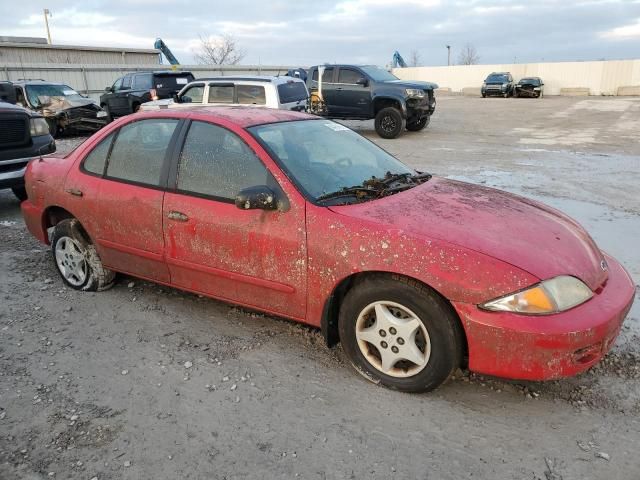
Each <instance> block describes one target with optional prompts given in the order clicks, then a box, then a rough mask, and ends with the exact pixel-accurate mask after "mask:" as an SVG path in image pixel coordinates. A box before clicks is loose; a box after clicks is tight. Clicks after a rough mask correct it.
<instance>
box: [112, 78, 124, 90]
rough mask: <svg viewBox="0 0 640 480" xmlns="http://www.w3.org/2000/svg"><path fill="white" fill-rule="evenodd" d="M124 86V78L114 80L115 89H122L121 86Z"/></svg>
mask: <svg viewBox="0 0 640 480" xmlns="http://www.w3.org/2000/svg"><path fill="white" fill-rule="evenodd" d="M121 87H122V78H119V79H117V80H116V81H115V82H113V87H111V88H113V90H120V88H121Z"/></svg>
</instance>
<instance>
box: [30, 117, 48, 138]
mask: <svg viewBox="0 0 640 480" xmlns="http://www.w3.org/2000/svg"><path fill="white" fill-rule="evenodd" d="M30 132H31V136H32V137H39V136H40V135H49V124H48V123H47V121H46V120H45V119H44V118H32V119H31V128H30Z"/></svg>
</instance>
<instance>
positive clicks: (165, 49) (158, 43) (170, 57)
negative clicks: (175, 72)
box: [153, 38, 180, 65]
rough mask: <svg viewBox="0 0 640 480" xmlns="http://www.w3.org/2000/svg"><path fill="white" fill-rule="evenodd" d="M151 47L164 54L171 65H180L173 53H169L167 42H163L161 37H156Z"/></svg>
mask: <svg viewBox="0 0 640 480" xmlns="http://www.w3.org/2000/svg"><path fill="white" fill-rule="evenodd" d="M153 48H155V49H156V50H160V51H161V52H162V53H163V54H164V56H165V57H167V60H169V63H170V64H171V65H180V62H179V61H178V59H177V58H176V57H175V56H174V55H173V53H171V50H169V47H167V44H166V43H164V42H163V41H162V39H161V38H156V42H155V43H154V44H153Z"/></svg>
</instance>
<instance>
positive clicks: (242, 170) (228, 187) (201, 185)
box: [178, 122, 269, 200]
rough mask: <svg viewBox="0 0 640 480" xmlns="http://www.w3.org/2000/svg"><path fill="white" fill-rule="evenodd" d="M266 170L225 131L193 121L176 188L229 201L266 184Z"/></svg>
mask: <svg viewBox="0 0 640 480" xmlns="http://www.w3.org/2000/svg"><path fill="white" fill-rule="evenodd" d="M268 177H269V172H268V171H267V169H266V167H265V166H264V165H263V164H262V162H261V161H260V160H259V159H258V157H257V156H256V155H255V153H253V150H251V149H250V148H249V146H248V145H247V144H246V143H244V142H243V141H242V139H240V137H238V136H237V135H236V134H235V133H233V132H230V131H229V130H227V129H225V128H222V127H219V126H217V125H212V124H210V123H205V122H193V123H192V124H191V127H190V128H189V133H188V134H187V138H186V140H185V143H184V147H183V149H182V154H181V155H180V167H179V169H178V190H180V191H182V192H189V193H196V194H200V195H206V196H211V197H216V198H221V199H224V200H233V199H234V198H235V196H236V195H237V194H238V193H239V192H240V190H242V189H244V188H247V187H255V186H257V185H266V184H267V178H268Z"/></svg>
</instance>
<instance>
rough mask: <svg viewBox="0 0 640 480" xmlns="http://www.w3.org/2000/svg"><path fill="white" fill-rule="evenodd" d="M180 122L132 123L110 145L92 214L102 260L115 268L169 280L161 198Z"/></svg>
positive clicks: (146, 120) (121, 129) (148, 277)
mask: <svg viewBox="0 0 640 480" xmlns="http://www.w3.org/2000/svg"><path fill="white" fill-rule="evenodd" d="M179 124H180V121H179V120H178V119H171V118H153V119H144V120H138V121H135V122H131V123H128V124H126V125H124V126H123V127H122V128H120V129H119V131H118V132H117V134H116V136H115V139H114V141H113V145H111V147H110V151H109V155H108V158H107V165H106V170H105V174H104V177H103V178H102V180H101V181H100V189H99V193H98V198H99V200H98V201H97V202H96V207H95V211H94V212H93V215H95V218H97V219H98V220H97V221H96V222H95V225H96V228H95V232H96V236H97V239H96V243H97V245H98V249H99V251H100V258H101V259H102V261H103V263H104V264H105V265H107V266H108V267H111V268H112V269H114V270H117V271H121V272H126V273H129V274H132V275H136V276H139V277H143V278H147V279H150V280H155V281H159V282H164V283H168V282H169V270H168V268H167V265H166V263H165V261H164V258H163V257H164V236H163V231H162V222H163V218H162V201H163V198H164V190H165V188H166V184H167V177H168V169H169V166H168V165H169V164H168V162H169V159H170V156H171V155H170V151H171V148H172V146H173V142H174V137H175V136H176V135H177V131H178V128H177V127H178V125H179ZM85 168H86V165H85Z"/></svg>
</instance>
